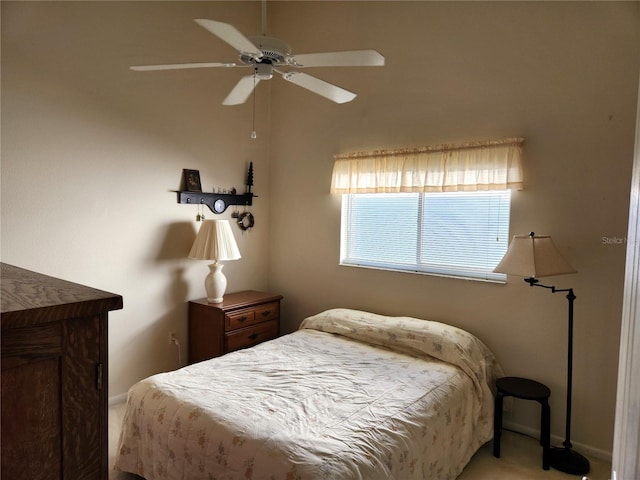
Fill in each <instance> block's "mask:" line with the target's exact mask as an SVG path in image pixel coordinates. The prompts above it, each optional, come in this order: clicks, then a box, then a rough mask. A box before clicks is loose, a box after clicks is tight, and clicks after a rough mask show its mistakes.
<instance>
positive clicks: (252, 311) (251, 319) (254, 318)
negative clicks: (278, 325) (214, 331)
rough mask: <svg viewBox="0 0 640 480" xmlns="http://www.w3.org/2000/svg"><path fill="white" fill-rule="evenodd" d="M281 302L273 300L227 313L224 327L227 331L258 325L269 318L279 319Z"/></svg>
mask: <svg viewBox="0 0 640 480" xmlns="http://www.w3.org/2000/svg"><path fill="white" fill-rule="evenodd" d="M279 314H280V303H279V302H271V303H265V304H263V305H257V306H255V307H253V308H245V309H243V310H238V311H235V312H229V313H227V314H226V315H225V322H224V323H225V325H224V329H225V331H226V332H230V331H232V330H236V329H238V328H244V327H248V326H251V325H256V324H258V323H261V322H266V321H269V320H277V319H278V317H279V316H280V315H279Z"/></svg>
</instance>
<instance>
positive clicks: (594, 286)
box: [269, 2, 640, 451]
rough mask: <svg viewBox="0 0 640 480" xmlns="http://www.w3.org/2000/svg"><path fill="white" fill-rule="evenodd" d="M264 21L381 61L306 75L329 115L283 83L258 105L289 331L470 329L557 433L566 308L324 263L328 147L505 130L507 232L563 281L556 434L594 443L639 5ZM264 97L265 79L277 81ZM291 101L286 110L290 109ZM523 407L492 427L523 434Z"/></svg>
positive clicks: (601, 443)
mask: <svg viewBox="0 0 640 480" xmlns="http://www.w3.org/2000/svg"><path fill="white" fill-rule="evenodd" d="M275 18H276V25H275V26H276V27H277V29H278V31H286V32H287V37H288V38H289V39H290V40H291V41H293V39H295V48H296V49H297V50H299V51H313V50H315V51H317V50H341V49H356V48H376V49H378V50H379V51H380V52H381V53H383V54H384V55H385V56H386V58H387V63H386V66H385V67H384V68H382V69H365V68H362V69H344V70H337V69H336V70H334V71H325V70H323V71H320V70H319V69H317V70H315V73H317V74H319V76H321V77H322V78H323V79H326V80H329V81H334V82H336V83H337V84H339V85H341V86H343V87H345V88H348V89H353V90H354V91H356V92H357V93H358V94H359V96H358V97H357V98H356V99H355V100H354V101H353V102H351V103H349V104H345V105H342V106H335V105H331V104H329V103H327V102H324V101H322V99H318V98H315V97H314V96H311V95H308V94H307V93H306V92H304V91H300V90H299V89H295V88H288V89H285V88H284V87H282V88H274V91H273V92H272V93H273V95H272V96H271V102H272V116H271V118H272V122H273V130H274V138H273V142H272V143H271V181H272V185H271V192H272V196H271V202H270V229H271V234H270V242H269V245H270V254H269V259H270V261H269V284H270V287H271V288H272V289H273V290H276V291H280V292H282V293H283V294H284V296H285V299H286V301H285V304H284V305H285V316H286V319H287V322H288V326H289V328H294V327H295V326H296V325H297V323H298V321H299V320H300V319H301V318H304V317H305V316H306V315H309V314H312V313H314V312H317V311H319V310H322V309H325V308H328V307H334V306H343V307H354V308H362V309H367V310H372V311H375V312H379V313H385V314H392V315H415V316H418V317H422V318H429V319H434V320H442V321H445V322H450V323H453V324H455V325H458V326H461V327H463V328H466V329H468V330H470V331H471V332H473V333H475V334H477V335H478V336H479V337H480V338H481V339H483V340H484V341H485V342H486V343H487V344H488V345H489V346H490V347H491V348H492V349H493V350H494V351H495V353H496V355H497V356H498V358H499V359H500V361H501V362H502V364H503V366H504V368H505V371H506V372H507V374H509V375H521V376H526V377H530V378H534V379H537V380H539V381H542V382H544V383H546V384H547V385H549V387H550V388H551V390H552V398H551V403H552V423H553V433H554V434H555V435H558V436H561V437H563V436H564V428H563V426H564V401H565V392H566V390H565V385H566V377H565V375H566V373H565V364H566V328H567V320H566V318H567V317H566V316H567V300H566V299H565V298H564V296H563V294H555V295H554V294H552V293H550V292H549V291H546V290H543V289H531V288H529V287H527V286H526V284H524V282H522V281H521V280H520V279H517V278H510V279H509V282H508V284H507V285H498V284H490V283H481V282H473V281H464V280H454V279H447V278H437V277H431V276H422V275H412V274H404V273H393V272H382V271H375V270H366V269H357V268H353V267H340V266H338V256H339V228H340V199H339V198H334V197H332V196H331V195H330V194H329V193H328V191H329V183H330V178H331V170H332V163H333V159H332V156H333V154H335V153H338V152H349V151H355V150H366V149H374V148H393V147H403V146H420V145H428V144H439V143H447V142H451V143H455V142H464V141H472V140H481V139H487V138H502V137H508V136H523V137H525V138H526V143H525V149H524V152H525V156H526V164H525V190H523V191H521V192H515V193H514V195H513V204H512V221H511V233H512V234H527V233H528V232H529V231H531V230H533V231H535V232H537V233H539V234H550V235H552V236H553V237H554V239H555V241H556V244H557V246H558V248H559V249H560V250H561V251H562V252H563V253H564V254H565V256H566V258H567V259H568V260H569V261H570V262H571V263H572V264H573V265H574V266H575V268H576V269H577V270H578V271H579V273H578V274H577V275H571V276H569V275H567V276H563V277H557V278H551V279H549V281H550V282H551V283H552V284H556V285H557V286H558V287H573V288H575V291H576V295H577V300H576V309H575V319H576V331H575V356H574V360H575V368H574V401H573V422H572V423H573V428H572V440H573V441H574V442H575V443H576V444H579V443H584V444H588V445H590V446H591V447H594V448H595V449H600V450H602V451H611V448H612V446H611V444H612V431H613V418H614V408H615V387H616V371H617V358H618V357H617V354H618V344H619V328H620V314H621V300H622V290H623V273H624V256H625V245H624V244H610V245H605V244H603V242H602V237H608V238H611V237H619V238H622V237H624V236H625V235H626V231H627V214H628V205H629V189H630V177H631V165H632V159H633V145H634V124H635V105H636V96H637V86H638V71H639V65H640V4H639V3H634V4H629V3H627V4H625V3H617V2H616V3H607V4H599V3H591V2H571V3H556V2H540V3H531V2H514V3H508V2H497V3H493V4H490V3H486V2H471V3H459V2H450V3H435V2H407V3H399V2H372V3H366V4H362V3H359V2H339V3H335V4H334V3H331V4H327V3H325V2H309V3H308V2H304V3H303V2H286V3H278V4H277V10H276V17H275ZM278 87H280V86H279V85H278ZM291 105H295V106H296V109H295V111H292V109H291ZM538 415H539V408H537V406H536V405H535V403H534V405H530V402H519V403H516V405H515V410H514V412H513V413H512V414H511V415H510V421H511V422H514V423H518V424H524V425H526V426H528V427H530V428H533V429H534V428H536V423H537V422H538V420H537V419H538Z"/></svg>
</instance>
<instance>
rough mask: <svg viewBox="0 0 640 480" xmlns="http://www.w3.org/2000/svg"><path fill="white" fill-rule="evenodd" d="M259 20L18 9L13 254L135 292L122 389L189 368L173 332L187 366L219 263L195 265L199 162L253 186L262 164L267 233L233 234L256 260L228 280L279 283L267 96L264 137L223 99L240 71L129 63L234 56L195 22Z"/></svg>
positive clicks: (233, 10) (242, 6) (131, 8)
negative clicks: (270, 251)
mask: <svg viewBox="0 0 640 480" xmlns="http://www.w3.org/2000/svg"><path fill="white" fill-rule="evenodd" d="M259 15H260V8H259V5H258V4H246V3H233V4H218V3H215V2H214V3H211V2H207V3H205V2H196V3H193V4H185V3H180V4H178V3H166V2H149V3H142V4H132V3H126V2H104V3H99V2H98V3H94V2H69V3H60V2H44V3H32V2H24V3H20V4H15V3H10V2H2V261H3V262H6V263H11V264H15V265H19V266H22V267H25V268H29V269H32V270H36V271H39V272H43V273H46V274H50V275H54V276H59V277H62V278H65V279H68V280H72V281H76V282H80V283H85V284H88V285H91V286H93V287H96V288H101V289H104V290H108V291H112V292H115V293H119V294H121V295H122V296H123V298H124V309H123V310H122V311H118V312H113V313H112V314H111V316H110V322H109V340H110V347H109V353H110V362H109V368H110V371H109V380H110V381H109V388H110V395H111V396H116V395H120V394H122V393H124V392H126V391H127V389H128V388H129V387H130V386H131V385H132V383H133V382H135V381H137V380H138V379H140V378H142V377H144V376H147V375H149V374H152V373H156V372H158V371H161V370H169V369H174V368H176V367H177V366H178V365H179V364H178V351H177V349H176V347H174V346H171V345H170V344H169V340H168V338H169V336H168V333H169V331H175V332H177V334H178V338H179V339H180V341H181V345H182V347H183V348H182V361H183V363H184V362H185V360H186V347H187V340H188V339H187V334H186V300H188V299H194V298H201V297H203V296H205V291H204V277H205V275H206V274H207V273H208V268H207V266H206V265H207V262H205V261H198V260H189V259H187V258H186V256H187V254H188V252H189V249H190V247H191V243H192V242H193V239H194V238H195V232H196V229H197V225H196V222H195V217H196V213H197V206H190V205H180V204H178V203H177V196H176V194H175V193H173V192H172V191H173V190H178V189H179V188H180V183H181V179H182V169H183V168H192V169H198V170H200V175H201V181H202V186H203V188H204V189H206V190H208V191H211V189H213V187H214V186H216V187H224V188H230V187H231V186H235V187H236V188H237V189H238V190H239V191H244V182H245V179H246V172H247V166H248V162H249V161H253V162H254V170H255V174H254V180H255V186H254V192H256V193H257V194H258V195H259V198H258V199H256V201H255V202H254V207H253V209H252V211H253V212H254V214H255V217H256V227H255V229H254V230H252V231H251V232H249V233H246V234H242V233H241V231H240V229H238V228H235V227H234V228H233V231H234V233H235V235H236V239H237V240H238V244H239V248H240V251H241V254H242V259H241V260H238V261H234V262H228V264H227V265H226V266H225V273H226V274H227V278H228V282H229V285H228V289H229V291H235V290H243V289H249V288H253V289H266V287H267V261H268V258H267V243H268V237H267V235H268V231H269V227H268V226H269V222H268V202H269V192H268V183H269V169H268V156H267V149H268V134H267V133H268V125H267V121H266V119H267V115H266V114H267V111H266V107H267V102H266V98H267V96H266V93H267V89H263V90H262V91H261V92H260V95H259V96H258V98H257V100H258V105H259V110H258V128H259V130H258V133H259V137H258V139H256V140H255V141H252V140H250V138H249V135H250V132H251V108H250V107H251V105H250V104H249V105H246V106H242V107H233V108H232V107H226V108H224V107H222V106H221V102H222V100H223V99H224V96H225V95H226V92H227V91H228V90H230V89H231V88H232V86H233V85H234V84H235V82H236V81H237V78H238V76H239V75H238V72H233V71H231V70H230V69H218V70H215V71H214V70H213V69H211V70H206V71H204V70H200V71H194V70H190V71H185V72H164V73H159V72H154V73H149V72H133V71H131V70H129V68H128V67H129V65H136V64H145V63H172V62H174V61H176V62H177V61H195V60H203V61H204V60H217V59H220V60H225V59H229V60H230V61H233V60H235V58H236V55H235V51H234V50H233V49H232V48H231V47H229V46H227V45H226V44H224V43H223V42H221V41H220V40H218V39H216V38H215V37H214V36H213V35H211V34H210V33H208V32H207V31H206V30H204V29H203V28H201V27H199V26H198V25H197V24H196V23H195V22H193V19H194V18H202V17H204V18H218V19H221V20H226V21H228V22H231V23H233V24H235V25H238V27H239V28H242V29H244V30H247V31H251V30H252V29H254V28H259V27H260V22H259ZM252 16H257V17H256V18H258V19H253V18H252ZM230 213H231V210H227V212H225V213H224V214H223V215H221V216H220V217H218V218H230ZM208 217H209V218H213V214H212V213H211V212H208Z"/></svg>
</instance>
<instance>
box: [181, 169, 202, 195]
mask: <svg viewBox="0 0 640 480" xmlns="http://www.w3.org/2000/svg"><path fill="white" fill-rule="evenodd" d="M182 172H183V174H184V186H185V188H186V189H187V192H201V191H202V185H201V184H200V172H199V171H198V170H189V169H187V168H185V169H184V170H182Z"/></svg>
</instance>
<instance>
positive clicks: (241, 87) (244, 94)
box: [222, 75, 260, 105]
mask: <svg viewBox="0 0 640 480" xmlns="http://www.w3.org/2000/svg"><path fill="white" fill-rule="evenodd" d="M258 83H260V79H259V78H257V77H256V76H255V75H247V76H246V77H242V78H241V79H240V81H239V82H238V83H236V86H235V87H233V90H231V92H229V95H227V98H225V99H224V101H223V102H222V104H223V105H240V104H241V103H244V102H246V101H247V98H249V95H251V92H253V89H254V88H255V87H256V85H258Z"/></svg>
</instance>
